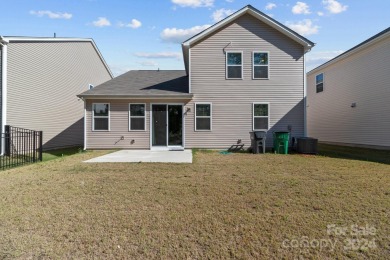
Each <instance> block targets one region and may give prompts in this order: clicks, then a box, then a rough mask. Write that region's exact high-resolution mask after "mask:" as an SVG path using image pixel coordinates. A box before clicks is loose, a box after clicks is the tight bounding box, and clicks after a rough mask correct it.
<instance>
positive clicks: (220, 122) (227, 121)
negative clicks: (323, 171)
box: [79, 6, 314, 149]
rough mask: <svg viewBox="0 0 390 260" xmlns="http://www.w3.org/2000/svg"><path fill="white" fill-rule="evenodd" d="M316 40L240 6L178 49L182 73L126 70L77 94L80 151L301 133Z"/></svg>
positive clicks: (217, 144)
mask: <svg viewBox="0 0 390 260" xmlns="http://www.w3.org/2000/svg"><path fill="white" fill-rule="evenodd" d="M313 46H314V43H312V42H311V41H309V40H308V39H306V38H304V37H302V36H300V35H299V34H297V33H295V32H294V31H292V30H291V29H289V28H287V27H286V26H284V25H282V24H281V23H279V22H277V21H276V20H274V19H272V18H271V17H269V16H267V15H265V14H264V13H262V12H260V11H259V10H257V9H255V8H253V7H252V6H246V7H244V8H242V9H241V10H239V11H237V12H236V13H234V14H232V15H230V16H229V17H227V18H225V19H224V20H222V21H220V22H218V23H216V24H214V25H213V26H211V27H209V28H208V29H206V30H204V31H203V32H201V33H199V34H197V35H195V36H194V37H192V38H190V39H188V40H187V41H185V42H184V43H183V44H182V49H183V56H184V63H185V70H183V71H159V70H158V71H129V72H127V73H125V74H123V75H121V76H119V77H117V78H114V79H112V80H110V81H107V82H105V83H103V84H101V85H99V86H97V87H95V88H94V89H92V90H89V91H86V92H84V93H82V94H80V95H79V97H80V98H82V99H84V101H85V121H84V123H85V129H86V131H85V137H84V140H85V148H86V149H110V148H137V149H145V148H146V149H149V148H150V149H183V148H229V147H230V146H231V145H235V144H237V143H241V144H245V147H246V148H248V147H249V145H250V135H249V132H251V131H253V130H265V131H268V133H269V134H268V137H269V138H268V140H269V145H271V144H272V132H273V131H291V135H292V136H296V137H300V136H304V135H305V119H304V118H305V106H304V103H305V69H304V67H305V60H304V56H305V53H306V52H307V51H309V50H310V49H311V48H312V47H313Z"/></svg>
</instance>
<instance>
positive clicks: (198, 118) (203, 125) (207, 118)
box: [195, 103, 212, 131]
mask: <svg viewBox="0 0 390 260" xmlns="http://www.w3.org/2000/svg"><path fill="white" fill-rule="evenodd" d="M211 124H212V109H211V104H210V103H197V104H195V130H196V131H211Z"/></svg>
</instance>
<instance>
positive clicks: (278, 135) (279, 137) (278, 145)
mask: <svg viewBox="0 0 390 260" xmlns="http://www.w3.org/2000/svg"><path fill="white" fill-rule="evenodd" d="M289 140H290V133H289V132H274V151H275V153H278V154H288V141H289Z"/></svg>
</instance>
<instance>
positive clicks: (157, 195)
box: [0, 151, 390, 258]
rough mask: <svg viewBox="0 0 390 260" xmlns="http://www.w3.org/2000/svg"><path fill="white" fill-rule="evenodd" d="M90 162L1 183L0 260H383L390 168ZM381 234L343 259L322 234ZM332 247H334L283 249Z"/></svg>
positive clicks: (237, 161) (214, 155)
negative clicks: (370, 229) (303, 242)
mask: <svg viewBox="0 0 390 260" xmlns="http://www.w3.org/2000/svg"><path fill="white" fill-rule="evenodd" d="M104 153H105V152H87V153H82V154H76V155H72V156H68V157H64V158H61V159H57V160H52V161H48V162H43V163H39V164H36V165H31V166H26V167H21V168H16V169H13V170H9V171H5V172H0V219H1V221H0V232H1V234H2V236H0V258H28V257H30V258H31V257H32V258H39V257H42V258H68V257H69V258H70V257H72V258H84V257H87V258H114V257H115V258H283V257H284V258H291V257H298V256H303V257H313V258H335V257H339V258H342V257H353V258H354V257H376V258H386V257H388V255H389V253H390V251H389V250H390V249H389V248H390V240H389V234H390V229H389V226H390V225H389V224H390V223H389V213H390V212H389V209H390V166H389V165H386V164H380V163H373V162H365V161H356V160H344V159H336V158H335V159H333V158H327V157H322V156H302V155H288V156H284V155H273V154H266V155H252V154H230V155H221V154H219V153H218V152H204V151H198V152H197V153H196V155H195V158H194V159H195V160H194V163H193V164H191V165H184V164H144V163H135V164H134V163H133V164H129V163H118V164H112V163H111V164H110V163H107V164H85V163H82V162H81V161H83V160H87V159H89V158H92V157H96V156H98V155H102V154H104ZM330 224H335V225H337V226H339V227H345V226H348V227H349V226H350V225H353V224H357V225H360V226H363V225H366V224H368V225H371V226H374V227H375V228H376V234H375V235H374V236H367V237H358V238H359V239H361V238H369V239H370V240H371V239H375V243H376V246H377V248H376V249H368V250H365V249H364V248H363V249H362V250H344V249H343V246H344V245H345V244H344V239H347V238H350V237H351V236H332V235H331V236H330V235H328V234H327V225H330ZM302 236H307V237H308V239H309V241H310V240H314V239H332V241H335V240H336V239H338V240H340V243H338V244H336V248H335V250H334V251H331V250H330V248H322V249H321V250H320V248H306V247H299V248H292V247H289V248H285V247H283V241H291V240H294V239H297V240H298V239H301V238H302Z"/></svg>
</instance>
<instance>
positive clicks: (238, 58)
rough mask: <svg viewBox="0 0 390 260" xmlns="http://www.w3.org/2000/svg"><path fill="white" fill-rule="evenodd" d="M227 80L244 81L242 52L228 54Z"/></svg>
mask: <svg viewBox="0 0 390 260" xmlns="http://www.w3.org/2000/svg"><path fill="white" fill-rule="evenodd" d="M226 78H227V79H242V52H226Z"/></svg>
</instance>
